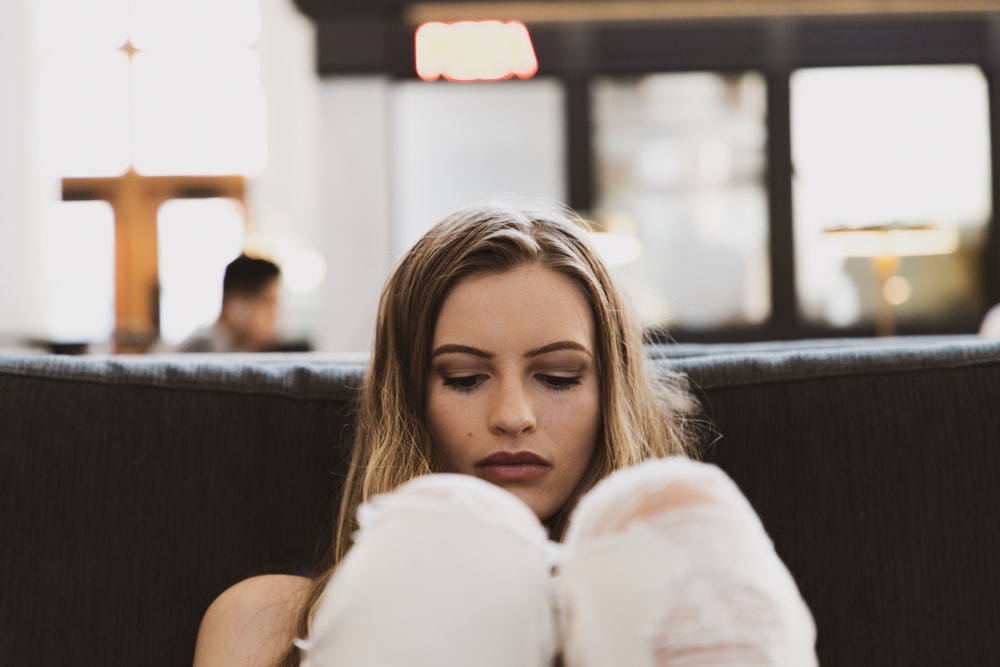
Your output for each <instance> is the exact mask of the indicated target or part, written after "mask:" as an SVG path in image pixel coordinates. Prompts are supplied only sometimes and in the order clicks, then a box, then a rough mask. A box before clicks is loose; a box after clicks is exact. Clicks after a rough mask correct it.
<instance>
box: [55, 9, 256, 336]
mask: <svg viewBox="0 0 1000 667" xmlns="http://www.w3.org/2000/svg"><path fill="white" fill-rule="evenodd" d="M41 17H42V46H43V49H44V62H43V80H42V93H43V99H42V114H43V121H42V122H43V130H44V131H43V134H44V135H45V136H46V137H47V139H48V140H47V142H46V144H45V149H46V156H45V159H46V162H47V164H48V165H50V168H51V169H52V171H53V172H54V173H55V174H57V175H58V176H59V177H61V178H62V179H63V196H64V199H69V200H105V201H106V202H108V203H109V204H110V207H111V210H112V211H113V215H114V256H115V261H114V271H115V273H114V275H115V281H114V285H115V287H114V295H113V299H114V303H115V330H116V333H117V336H118V343H119V345H118V347H119V349H123V350H130V349H142V348H144V347H145V346H146V345H147V344H148V343H149V342H150V341H151V340H152V339H153V338H154V337H155V335H156V334H157V324H158V322H160V321H161V320H162V321H163V323H164V325H165V326H166V327H167V329H168V330H171V331H176V330H178V328H183V325H182V324H181V321H184V318H186V317H188V316H187V315H183V316H182V315H180V314H178V311H177V310H176V309H168V310H167V311H161V310H160V307H159V286H160V284H161V282H162V278H163V277H162V275H161V273H160V270H159V260H160V257H161V253H160V252H159V250H158V245H159V239H160V236H159V234H158V232H157V217H158V211H159V209H160V205H161V204H162V203H163V202H165V201H167V200H170V199H174V198H178V197H183V198H192V197H194V198H210V199H211V198H217V197H228V198H231V199H234V200H235V201H237V202H241V201H243V198H244V185H245V184H244V177H245V176H246V175H248V174H253V173H255V172H257V171H259V170H260V169H261V168H262V167H263V166H264V163H265V160H266V154H265V147H266V134H265V124H264V123H265V107H264V93H263V86H262V83H261V78H260V71H259V69H260V66H259V62H258V57H257V54H256V52H255V51H254V49H253V45H254V43H255V41H256V39H257V36H258V34H259V32H260V11H259V6H258V4H257V3H256V2H255V1H253V0H130V1H129V0H43V2H42V4H41ZM238 210H241V211H242V208H238ZM227 220H228V218H227ZM226 224H228V223H226ZM215 238H216V237H215V236H214V235H212V234H208V233H206V234H195V235H194V236H193V237H189V241H188V244H189V245H188V247H187V248H186V249H184V250H181V251H179V252H182V253H192V252H194V253H200V252H203V251H204V252H209V253H211V252H214V251H207V250H205V248H204V246H206V245H209V244H213V243H215V242H216V241H214V240H213V239H215ZM219 243H224V242H221V241H220V242H219ZM225 243H228V242H225ZM226 247H227V248H228V246H226ZM230 251H231V248H230ZM238 252H239V248H237V249H236V250H235V252H233V256H235V254H236V253H238ZM168 261H174V260H168ZM57 282H58V281H57ZM102 300H103V298H102V299H96V298H95V302H100V301H102ZM178 317H179V318H181V320H175V319H174V318H178Z"/></svg>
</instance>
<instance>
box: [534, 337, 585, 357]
mask: <svg viewBox="0 0 1000 667" xmlns="http://www.w3.org/2000/svg"><path fill="white" fill-rule="evenodd" d="M559 350H577V351H579V352H583V353H584V354H586V355H587V356H588V357H592V356H594V355H593V354H591V352H590V350H588V349H587V348H586V347H585V346H583V345H581V344H580V343H577V342H575V341H572V340H560V341H557V342H555V343H549V344H548V345H543V346H541V347H538V348H535V349H534V350H528V351H527V352H525V353H524V356H526V357H537V356H539V355H541V354H547V353H549V352H557V351H559Z"/></svg>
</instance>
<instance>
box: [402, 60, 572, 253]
mask: <svg viewBox="0 0 1000 667" xmlns="http://www.w3.org/2000/svg"><path fill="white" fill-rule="evenodd" d="M563 108H564V105H563V91H562V87H561V86H560V84H559V83H558V82H557V81H553V80H546V79H532V80H531V81H516V82H514V81H512V82H495V83H463V84H454V85H450V84H446V85H437V84H433V83H426V82H423V81H414V82H405V83H399V84H396V85H395V86H394V87H393V94H392V99H391V103H390V118H389V123H390V132H389V134H390V136H391V137H392V141H391V142H390V143H391V145H390V147H389V148H390V151H391V154H390V156H389V165H390V168H391V169H392V173H391V176H390V178H391V180H392V183H393V186H394V194H395V196H394V197H393V200H392V202H391V206H392V215H393V222H394V229H393V232H394V238H393V241H394V242H395V251H396V252H397V253H402V252H403V251H404V250H406V248H408V247H409V246H410V245H411V244H412V243H413V242H415V241H416V240H417V239H418V238H419V237H420V235H422V234H423V233H424V232H425V231H427V228H428V227H429V226H430V225H431V224H433V223H434V222H436V221H438V220H440V219H442V218H444V217H445V216H446V215H448V214H449V213H451V212H452V211H455V210H457V209H458V208H461V207H462V206H466V205H469V204H471V203H473V202H476V201H479V200H483V199H490V198H500V197H504V196H507V197H510V196H517V197H524V198H526V199H544V200H548V201H564V196H563V195H564V183H565V179H564V177H563V174H564V171H565V152H564V149H563V146H564V143H563V135H564V134H565V130H564V128H563Z"/></svg>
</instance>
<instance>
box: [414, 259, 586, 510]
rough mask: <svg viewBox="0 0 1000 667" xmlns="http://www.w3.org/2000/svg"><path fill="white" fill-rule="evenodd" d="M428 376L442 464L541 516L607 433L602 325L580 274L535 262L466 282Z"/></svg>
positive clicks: (455, 292) (447, 310)
mask: <svg viewBox="0 0 1000 667" xmlns="http://www.w3.org/2000/svg"><path fill="white" fill-rule="evenodd" d="M428 377H429V380H428V383H429V386H428V391H427V422H428V426H429V428H430V433H431V439H432V442H433V446H434V448H435V454H436V455H437V458H438V460H439V461H441V462H442V463H443V467H444V470H442V472H457V473H463V474H467V475H475V476H476V477H480V478H482V479H485V480H486V481H489V482H492V483H494V484H496V485H497V486H500V487H502V488H504V489H507V490H508V491H510V492H511V493H513V494H514V495H516V496H517V497H519V498H520V499H521V500H523V501H524V502H525V503H526V504H527V505H528V506H529V507H530V508H531V509H532V510H533V511H534V512H535V514H536V515H538V517H539V518H540V519H542V520H545V519H547V518H549V517H551V516H552V515H553V514H555V513H556V512H557V511H558V510H559V509H560V508H561V507H562V506H563V505H564V504H565V503H566V501H567V500H568V499H569V497H570V495H571V494H572V492H573V489H574V488H575V487H576V485H577V483H578V482H579V481H580V479H581V478H582V477H583V475H584V473H585V472H586V470H587V468H588V465H589V463H590V459H591V457H592V455H593V453H594V448H595V446H596V444H597V441H598V439H599V437H600V430H601V415H600V379H599V377H598V360H597V349H596V342H595V339H594V321H593V317H592V315H591V311H590V307H589V305H588V302H587V300H586V298H585V297H584V294H583V292H582V291H581V290H580V289H579V288H578V287H577V285H576V284H575V283H574V282H573V281H571V280H570V279H569V278H567V277H565V276H563V275H562V274H559V273H557V272H555V271H553V270H552V269H548V268H544V267H538V266H524V267H519V268H516V269H513V270H510V271H506V272H503V273H483V274H477V275H473V276H470V277H468V278H465V279H463V280H461V281H459V282H458V284H456V285H455V287H454V288H453V289H452V290H451V292H450V293H449V294H448V296H447V297H446V298H445V301H444V304H443V305H442V308H441V314H440V315H439V317H438V321H437V324H436V326H435V329H434V339H433V344H432V347H431V359H430V373H429V376H428Z"/></svg>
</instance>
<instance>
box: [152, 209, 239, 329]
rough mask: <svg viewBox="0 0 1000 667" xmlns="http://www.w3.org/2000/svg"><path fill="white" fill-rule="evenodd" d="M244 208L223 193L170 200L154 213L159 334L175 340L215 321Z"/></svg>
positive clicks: (233, 256)
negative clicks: (221, 196)
mask: <svg viewBox="0 0 1000 667" xmlns="http://www.w3.org/2000/svg"><path fill="white" fill-rule="evenodd" d="M243 225H244V222H243V210H242V208H241V207H240V205H239V204H238V203H237V202H235V201H233V200H231V199H223V198H213V199H171V200H169V201H166V202H164V203H163V205H162V206H160V210H159V213H158V214H157V236H158V239H159V263H160V267H159V271H160V336H161V338H162V339H163V341H164V342H166V343H168V344H177V343H180V342H181V341H183V340H184V339H185V338H187V337H188V336H189V335H190V334H191V333H193V332H194V331H195V329H197V328H198V327H200V326H206V325H209V324H212V323H213V322H215V319H216V318H217V317H218V316H219V310H220V309H221V307H222V277H223V275H224V274H225V270H226V264H228V263H229V262H231V261H232V260H233V259H235V258H236V256H237V255H239V254H240V251H241V249H242V247H243Z"/></svg>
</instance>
